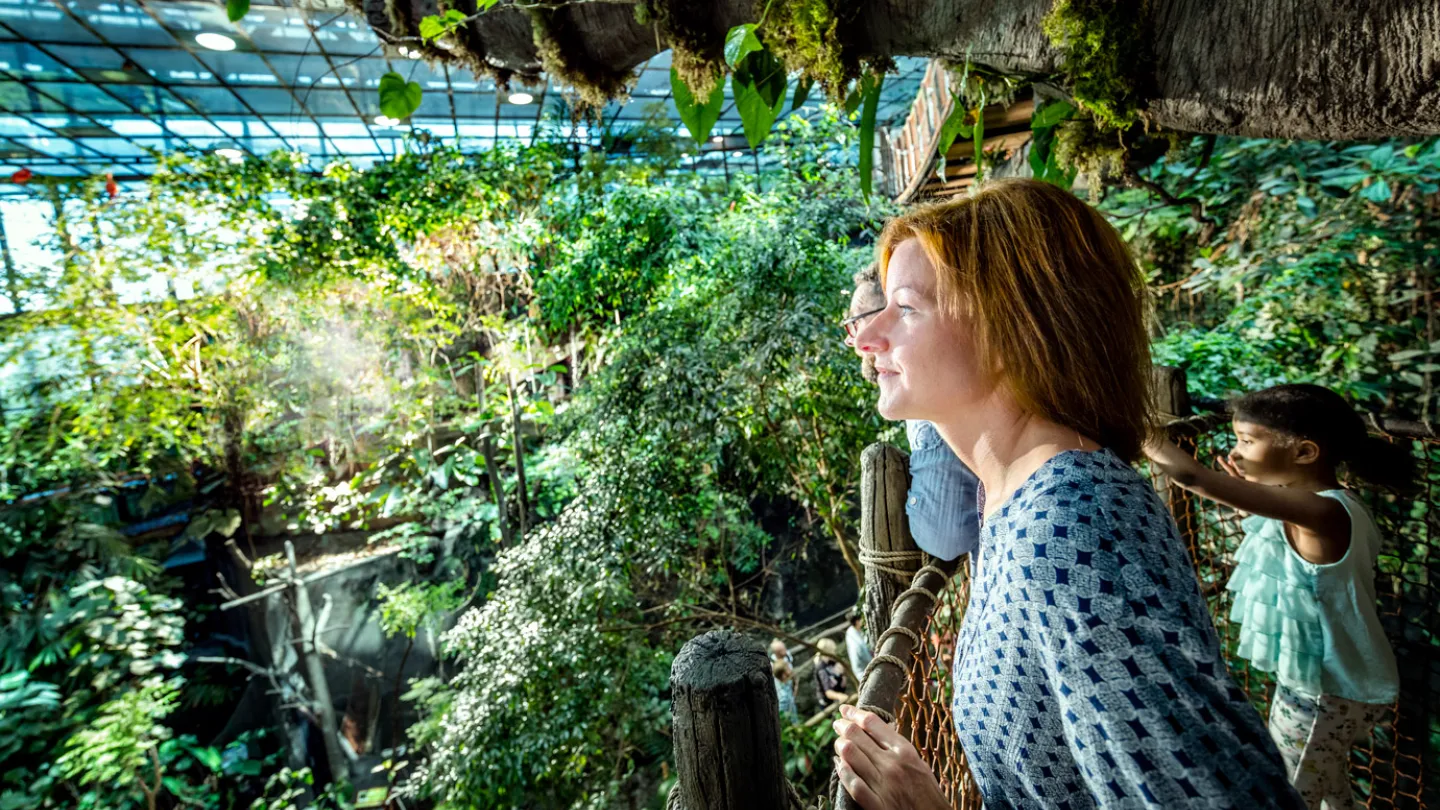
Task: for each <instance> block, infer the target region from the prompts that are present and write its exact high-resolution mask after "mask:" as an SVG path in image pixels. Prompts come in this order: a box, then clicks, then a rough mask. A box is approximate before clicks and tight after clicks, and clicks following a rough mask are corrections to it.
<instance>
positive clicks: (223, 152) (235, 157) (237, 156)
mask: <svg viewBox="0 0 1440 810" xmlns="http://www.w3.org/2000/svg"><path fill="white" fill-rule="evenodd" d="M215 154H216V155H219V156H220V157H222V158H225V159H226V160H230V161H234V162H236V163H239V162H240V161H242V160H244V159H245V153H244V152H241V151H240V150H239V149H234V148H231V147H228V146H227V147H225V148H224V149H216V150H215Z"/></svg>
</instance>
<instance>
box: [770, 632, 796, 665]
mask: <svg viewBox="0 0 1440 810" xmlns="http://www.w3.org/2000/svg"><path fill="white" fill-rule="evenodd" d="M770 660H771V661H772V662H774V661H784V662H785V663H787V664H789V665H790V666H791V667H792V668H793V667H794V666H795V659H794V658H793V657H791V655H790V650H789V649H787V648H786V647H785V642H783V641H781V640H780V639H778V638H772V639H770Z"/></svg>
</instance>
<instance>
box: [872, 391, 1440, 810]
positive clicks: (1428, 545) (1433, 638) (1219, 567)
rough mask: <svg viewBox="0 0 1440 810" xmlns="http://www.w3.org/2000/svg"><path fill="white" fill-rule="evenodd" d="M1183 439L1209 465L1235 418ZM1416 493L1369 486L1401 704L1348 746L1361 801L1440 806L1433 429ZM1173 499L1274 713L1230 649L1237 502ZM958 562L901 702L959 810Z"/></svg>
mask: <svg viewBox="0 0 1440 810" xmlns="http://www.w3.org/2000/svg"><path fill="white" fill-rule="evenodd" d="M1179 435H1180V436H1181V444H1182V446H1185V447H1186V448H1187V449H1189V450H1192V451H1194V452H1195V453H1196V457H1197V458H1198V459H1200V460H1201V462H1203V463H1205V464H1213V460H1214V458H1215V456H1216V455H1217V454H1221V453H1226V452H1229V450H1230V446H1231V443H1232V442H1233V435H1232V434H1231V432H1230V429H1229V420H1228V418H1224V417H1220V416H1218V415H1210V416H1206V417H1201V418H1197V419H1193V420H1189V421H1188V422H1187V423H1186V424H1185V425H1184V426H1182V427H1180V428H1179ZM1381 435H1384V436H1385V437H1386V438H1388V439H1390V440H1391V441H1395V442H1404V443H1408V444H1409V445H1410V447H1411V452H1412V455H1413V456H1414V458H1415V461H1416V466H1417V473H1418V475H1417V479H1418V483H1419V485H1420V490H1419V491H1418V492H1416V493H1414V494H1410V495H1406V496H1397V495H1395V494H1394V493H1388V492H1376V491H1366V490H1362V492H1363V494H1364V495H1365V498H1366V500H1367V502H1368V503H1369V505H1370V507H1371V510H1372V512H1373V513H1374V515H1375V517H1376V520H1377V522H1378V523H1379V524H1380V529H1381V532H1382V533H1383V534H1384V536H1385V539H1386V545H1385V547H1384V549H1383V550H1382V552H1381V555H1380V561H1379V565H1378V570H1377V575H1376V590H1377V592H1378V594H1379V603H1380V604H1379V608H1380V618H1381V622H1382V623H1383V624H1384V625H1385V631H1386V634H1387V636H1389V638H1390V643H1391V645H1392V646H1393V647H1394V648H1395V655H1396V658H1397V660H1398V662H1399V666H1400V678H1401V699H1400V701H1399V704H1398V707H1397V709H1395V710H1392V711H1390V712H1388V713H1387V714H1386V717H1385V719H1384V720H1383V721H1382V722H1381V724H1380V725H1379V726H1377V727H1376V729H1375V730H1374V732H1373V733H1372V734H1371V735H1370V736H1369V737H1368V738H1367V739H1365V740H1364V741H1362V742H1361V743H1359V744H1357V745H1356V746H1355V748H1354V750H1353V751H1352V753H1351V761H1350V765H1351V777H1352V779H1353V782H1354V784H1355V787H1356V791H1357V793H1358V795H1359V796H1361V797H1362V801H1363V805H1364V806H1365V807H1366V808H1370V809H1371V810H1389V808H1405V809H1406V810H1410V808H1424V807H1434V808H1440V789H1437V786H1436V785H1435V784H1433V782H1434V780H1436V779H1437V778H1440V581H1437V574H1440V571H1436V570H1434V564H1435V563H1434V561H1440V508H1437V505H1436V504H1437V501H1436V498H1437V495H1440V440H1437V438H1436V437H1435V436H1434V434H1433V433H1430V432H1428V431H1419V432H1417V433H1416V434H1415V435H1417V436H1422V437H1423V438H1409V437H1403V436H1395V435H1390V434H1381ZM1168 501H1169V506H1170V509H1171V511H1172V513H1173V514H1174V515H1175V519H1176V524H1177V525H1178V526H1179V527H1180V533H1181V536H1182V537H1183V538H1184V540H1185V542H1186V544H1187V545H1188V546H1189V549H1190V553H1191V556H1192V557H1193V559H1194V560H1195V566H1196V573H1197V575H1198V577H1199V580H1200V587H1201V589H1202V592H1203V593H1204V594H1205V597H1206V599H1207V601H1208V602H1209V605H1210V610H1211V614H1212V615H1213V616H1214V619H1215V627H1216V630H1217V631H1218V632H1219V634H1220V639H1221V644H1222V647H1223V652H1224V654H1225V656H1226V659H1227V660H1228V661H1229V664H1230V671H1231V673H1232V674H1233V675H1234V677H1235V679H1236V681H1237V682H1238V683H1239V685H1240V687H1241V688H1242V689H1244V690H1245V692H1246V694H1248V695H1249V696H1250V699H1251V702H1252V703H1254V705H1255V707H1256V709H1257V710H1259V711H1261V712H1262V713H1268V711H1269V701H1270V692H1271V686H1272V681H1271V679H1270V677H1269V676H1268V675H1266V674H1265V673H1262V672H1259V671H1257V670H1254V669H1252V668H1251V667H1250V666H1249V665H1248V663H1247V662H1246V661H1244V660H1243V659H1238V658H1236V657H1235V656H1234V650H1235V645H1236V643H1237V641H1238V639H1239V626H1238V625H1236V624H1232V623H1231V622H1230V620H1229V616H1230V604H1231V598H1230V592H1229V591H1227V590H1226V589H1225V583H1226V582H1227V581H1228V580H1229V578H1230V570H1231V567H1232V566H1233V565H1234V553H1235V550H1236V548H1238V547H1239V545H1240V541H1241V539H1242V536H1243V535H1242V532H1241V528H1240V519H1239V516H1238V515H1237V514H1236V513H1235V511H1234V510H1232V509H1230V508H1228V507H1225V506H1221V505H1219V504H1216V503H1214V502H1212V501H1207V500H1205V499H1203V498H1198V497H1195V496H1192V495H1189V494H1188V493H1185V492H1184V491H1182V490H1180V489H1178V488H1175V487H1170V488H1169V489H1168ZM965 570H966V569H964V568H963V567H962V570H961V572H959V573H957V574H956V576H955V577H954V578H953V579H952V580H951V582H950V585H949V586H948V587H947V588H946V589H945V590H944V591H943V592H942V593H941V595H940V599H939V601H938V602H937V603H936V609H935V612H934V614H933V615H932V616H931V618H930V623H929V627H928V628H927V631H926V633H925V634H924V638H923V641H924V644H923V649H921V650H920V651H918V652H917V654H916V656H915V661H914V663H913V665H912V669H911V679H910V685H909V687H908V689H907V691H906V692H905V693H903V694H902V695H901V698H900V705H899V706H897V707H896V717H897V720H898V721H899V723H900V728H901V729H902V730H903V731H905V733H906V734H907V735H908V736H909V737H910V738H911V740H912V741H913V742H914V743H915V747H916V748H918V749H919V750H920V753H921V755H922V756H923V757H924V758H925V760H926V761H927V762H929V763H930V765H931V767H932V768H934V770H935V774H936V776H937V777H939V779H940V784H941V786H942V788H944V790H945V793H946V795H947V796H949V797H950V801H951V804H952V805H954V806H955V807H956V808H957V810H979V808H980V795H979V793H978V792H977V791H976V789H975V785H974V782H973V781H972V780H971V778H970V774H969V771H968V769H967V768H966V767H965V758H964V752H963V751H962V750H961V748H960V745H959V741H958V740H957V739H956V736H955V726H954V722H953V718H952V717H951V713H950V703H951V701H950V697H951V688H952V687H951V681H950V671H951V663H952V660H953V655H954V652H955V636H956V631H957V630H958V629H959V626H960V620H961V618H962V617H963V615H964V611H965V604H966V601H967V599H968V597H969V579H968V577H967V576H966V575H965Z"/></svg>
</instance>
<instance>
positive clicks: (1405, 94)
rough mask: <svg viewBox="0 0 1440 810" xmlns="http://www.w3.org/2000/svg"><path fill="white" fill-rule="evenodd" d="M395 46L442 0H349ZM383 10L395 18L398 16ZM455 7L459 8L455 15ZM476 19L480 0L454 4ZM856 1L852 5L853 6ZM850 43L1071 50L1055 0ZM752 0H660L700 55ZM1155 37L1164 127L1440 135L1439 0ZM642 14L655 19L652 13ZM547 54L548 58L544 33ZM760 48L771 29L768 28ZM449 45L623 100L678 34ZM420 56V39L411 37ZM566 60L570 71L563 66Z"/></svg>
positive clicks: (624, 30) (659, 30)
mask: <svg viewBox="0 0 1440 810" xmlns="http://www.w3.org/2000/svg"><path fill="white" fill-rule="evenodd" d="M350 2H352V3H355V4H357V5H363V7H364V9H365V11H366V15H367V19H368V20H369V21H370V23H371V25H372V26H374V27H375V28H376V30H377V31H378V32H379V33H380V34H381V37H382V39H384V38H386V37H391V38H392V39H393V37H395V36H400V37H414V36H415V35H416V34H417V33H418V31H419V23H420V20H421V19H422V18H423V17H425V16H426V15H429V14H435V13H437V11H438V0H408V1H406V2H394V0H350ZM387 3H388V4H390V5H391V6H392V7H393V15H392V14H391V13H390V12H387V10H386V6H387ZM448 5H450V4H447V6H448ZM453 5H455V7H457V8H460V9H462V10H464V11H466V12H467V13H469V12H471V11H473V9H474V0H459V2H457V3H455V4H453ZM842 5H844V4H842ZM857 5H858V8H856V9H855V11H854V13H853V14H852V15H850V16H849V17H848V18H846V17H843V16H842V20H841V23H840V28H839V32H838V38H839V40H840V42H841V44H842V47H843V48H844V49H845V51H846V53H847V54H850V55H853V56H855V57H860V58H868V57H884V56H924V57H943V58H948V59H953V60H965V59H967V58H968V59H970V60H971V61H973V62H975V63H977V64H981V65H986V66H988V67H990V68H993V69H996V70H999V71H1003V72H1007V73H1011V74H1018V75H1021V76H1024V77H1028V78H1030V79H1033V80H1039V81H1049V80H1052V79H1053V78H1054V77H1055V76H1056V75H1060V74H1061V73H1062V71H1061V70H1060V68H1061V67H1062V66H1061V58H1060V57H1061V55H1060V53H1059V52H1058V51H1057V50H1056V49H1055V48H1054V46H1052V45H1051V43H1050V41H1049V39H1048V38H1047V37H1046V36H1045V33H1044V32H1043V31H1042V30H1041V22H1042V20H1043V19H1044V18H1045V16H1046V14H1047V13H1049V11H1050V9H1051V8H1052V6H1053V5H1054V0H866V2H863V3H860V4H857ZM763 6H764V4H763V3H755V2H753V0H713V2H705V3H697V2H694V0H661V1H660V2H654V0H652V1H651V2H649V3H648V4H647V8H649V9H651V10H652V16H655V15H654V14H653V12H654V10H655V9H657V8H663V9H670V10H671V12H672V14H671V15H670V16H671V17H672V18H673V19H676V20H682V21H683V23H682V24H683V26H684V27H685V28H686V29H687V33H686V34H685V35H683V36H681V37H679V38H681V39H685V40H686V41H688V42H689V43H690V51H691V52H694V51H695V50H697V45H698V46H699V48H698V49H699V50H702V51H709V52H710V55H711V56H712V57H713V56H718V54H719V53H720V50H721V47H722V44H723V42H724V38H725V34H726V32H727V31H728V30H729V28H730V27H731V26H733V25H737V24H739V23H742V22H753V21H755V20H756V18H757V16H758V14H759V12H760V10H761V8H763ZM1147 8H1148V11H1149V18H1148V20H1146V21H1144V22H1145V23H1146V28H1147V36H1146V41H1147V42H1148V44H1149V46H1150V49H1151V51H1152V52H1153V55H1154V73H1153V75H1149V76H1131V77H1130V78H1131V79H1132V80H1134V81H1135V83H1136V84H1137V86H1141V87H1147V88H1149V96H1150V100H1149V102H1148V104H1146V105H1145V107H1144V110H1145V112H1146V113H1147V114H1148V115H1149V117H1150V119H1151V121H1152V123H1153V124H1155V125H1158V126H1160V127H1163V128H1166V129H1172V130H1176V131H1180V132H1197V133H1215V134H1231V135H1244V136H1252V137H1275V138H1308V139H1365V138H1382V137H1391V136H1405V135H1418V134H1432V133H1437V132H1440V3H1435V2H1433V0H1150V2H1149V3H1148V5H1147ZM642 16H643V15H642ZM536 21H539V25H540V27H541V28H542V36H541V37H540V39H541V41H542V42H545V41H548V42H550V43H553V45H554V46H555V47H551V48H549V49H547V53H546V55H545V57H544V58H543V59H542V56H541V48H540V47H538V46H537V44H536V36H535V34H534V32H533V30H532V29H533V27H534V26H535V25H536ZM760 33H761V36H762V39H763V37H764V34H765V31H764V29H762V30H761V32H760ZM457 41H458V45H457V46H455V47H452V48H451V49H449V50H446V49H441V48H438V47H434V46H424V47H423V48H422V50H423V52H424V53H425V54H426V56H427V57H433V58H435V59H438V60H440V61H446V62H449V63H451V64H456V65H460V66H466V67H470V68H472V69H475V68H479V69H481V70H487V71H491V72H499V73H502V74H505V75H508V74H510V73H519V74H521V75H522V76H538V74H539V73H540V72H541V70H542V69H544V70H546V71H547V72H549V73H551V74H552V75H556V76H561V77H563V76H565V75H566V74H568V75H570V76H578V77H581V78H583V79H584V80H585V81H587V82H588V83H589V84H590V85H591V87H592V88H597V89H599V90H601V91H602V92H604V93H607V94H610V95H616V94H618V93H619V92H620V89H621V88H623V86H624V84H625V82H626V81H627V78H628V76H629V75H630V72H631V71H632V70H633V69H634V68H635V67H636V66H637V65H639V64H640V63H641V62H644V61H645V60H646V59H649V58H650V57H651V56H653V55H655V54H656V53H657V52H659V51H660V50H663V49H665V48H668V47H670V41H671V37H670V36H669V33H668V31H667V29H666V27H665V25H664V24H663V20H659V21H657V20H647V21H646V22H645V23H643V24H642V23H641V22H639V21H637V15H636V13H635V4H633V3H626V2H572V3H570V4H568V5H564V6H560V7H558V8H555V9H553V10H547V11H544V12H532V11H531V10H526V9H522V8H517V7H515V6H513V5H501V6H498V7H496V8H495V9H493V10H491V11H489V12H486V13H485V14H484V15H483V16H482V17H481V18H479V19H478V20H476V21H474V22H472V23H469V24H468V27H467V28H466V30H464V31H463V32H461V35H460V36H459V37H458V38H457ZM405 42H406V44H408V45H409V46H410V47H417V46H419V42H418V40H405ZM557 62H563V64H559V63H557Z"/></svg>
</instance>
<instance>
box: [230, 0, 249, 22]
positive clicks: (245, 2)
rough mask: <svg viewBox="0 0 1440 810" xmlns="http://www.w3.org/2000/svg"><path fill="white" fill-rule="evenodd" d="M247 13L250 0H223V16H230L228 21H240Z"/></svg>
mask: <svg viewBox="0 0 1440 810" xmlns="http://www.w3.org/2000/svg"><path fill="white" fill-rule="evenodd" d="M249 13H250V0H225V16H226V17H229V18H230V22H240V20H241V18H243V17H244V16H245V15H246V14H249Z"/></svg>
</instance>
